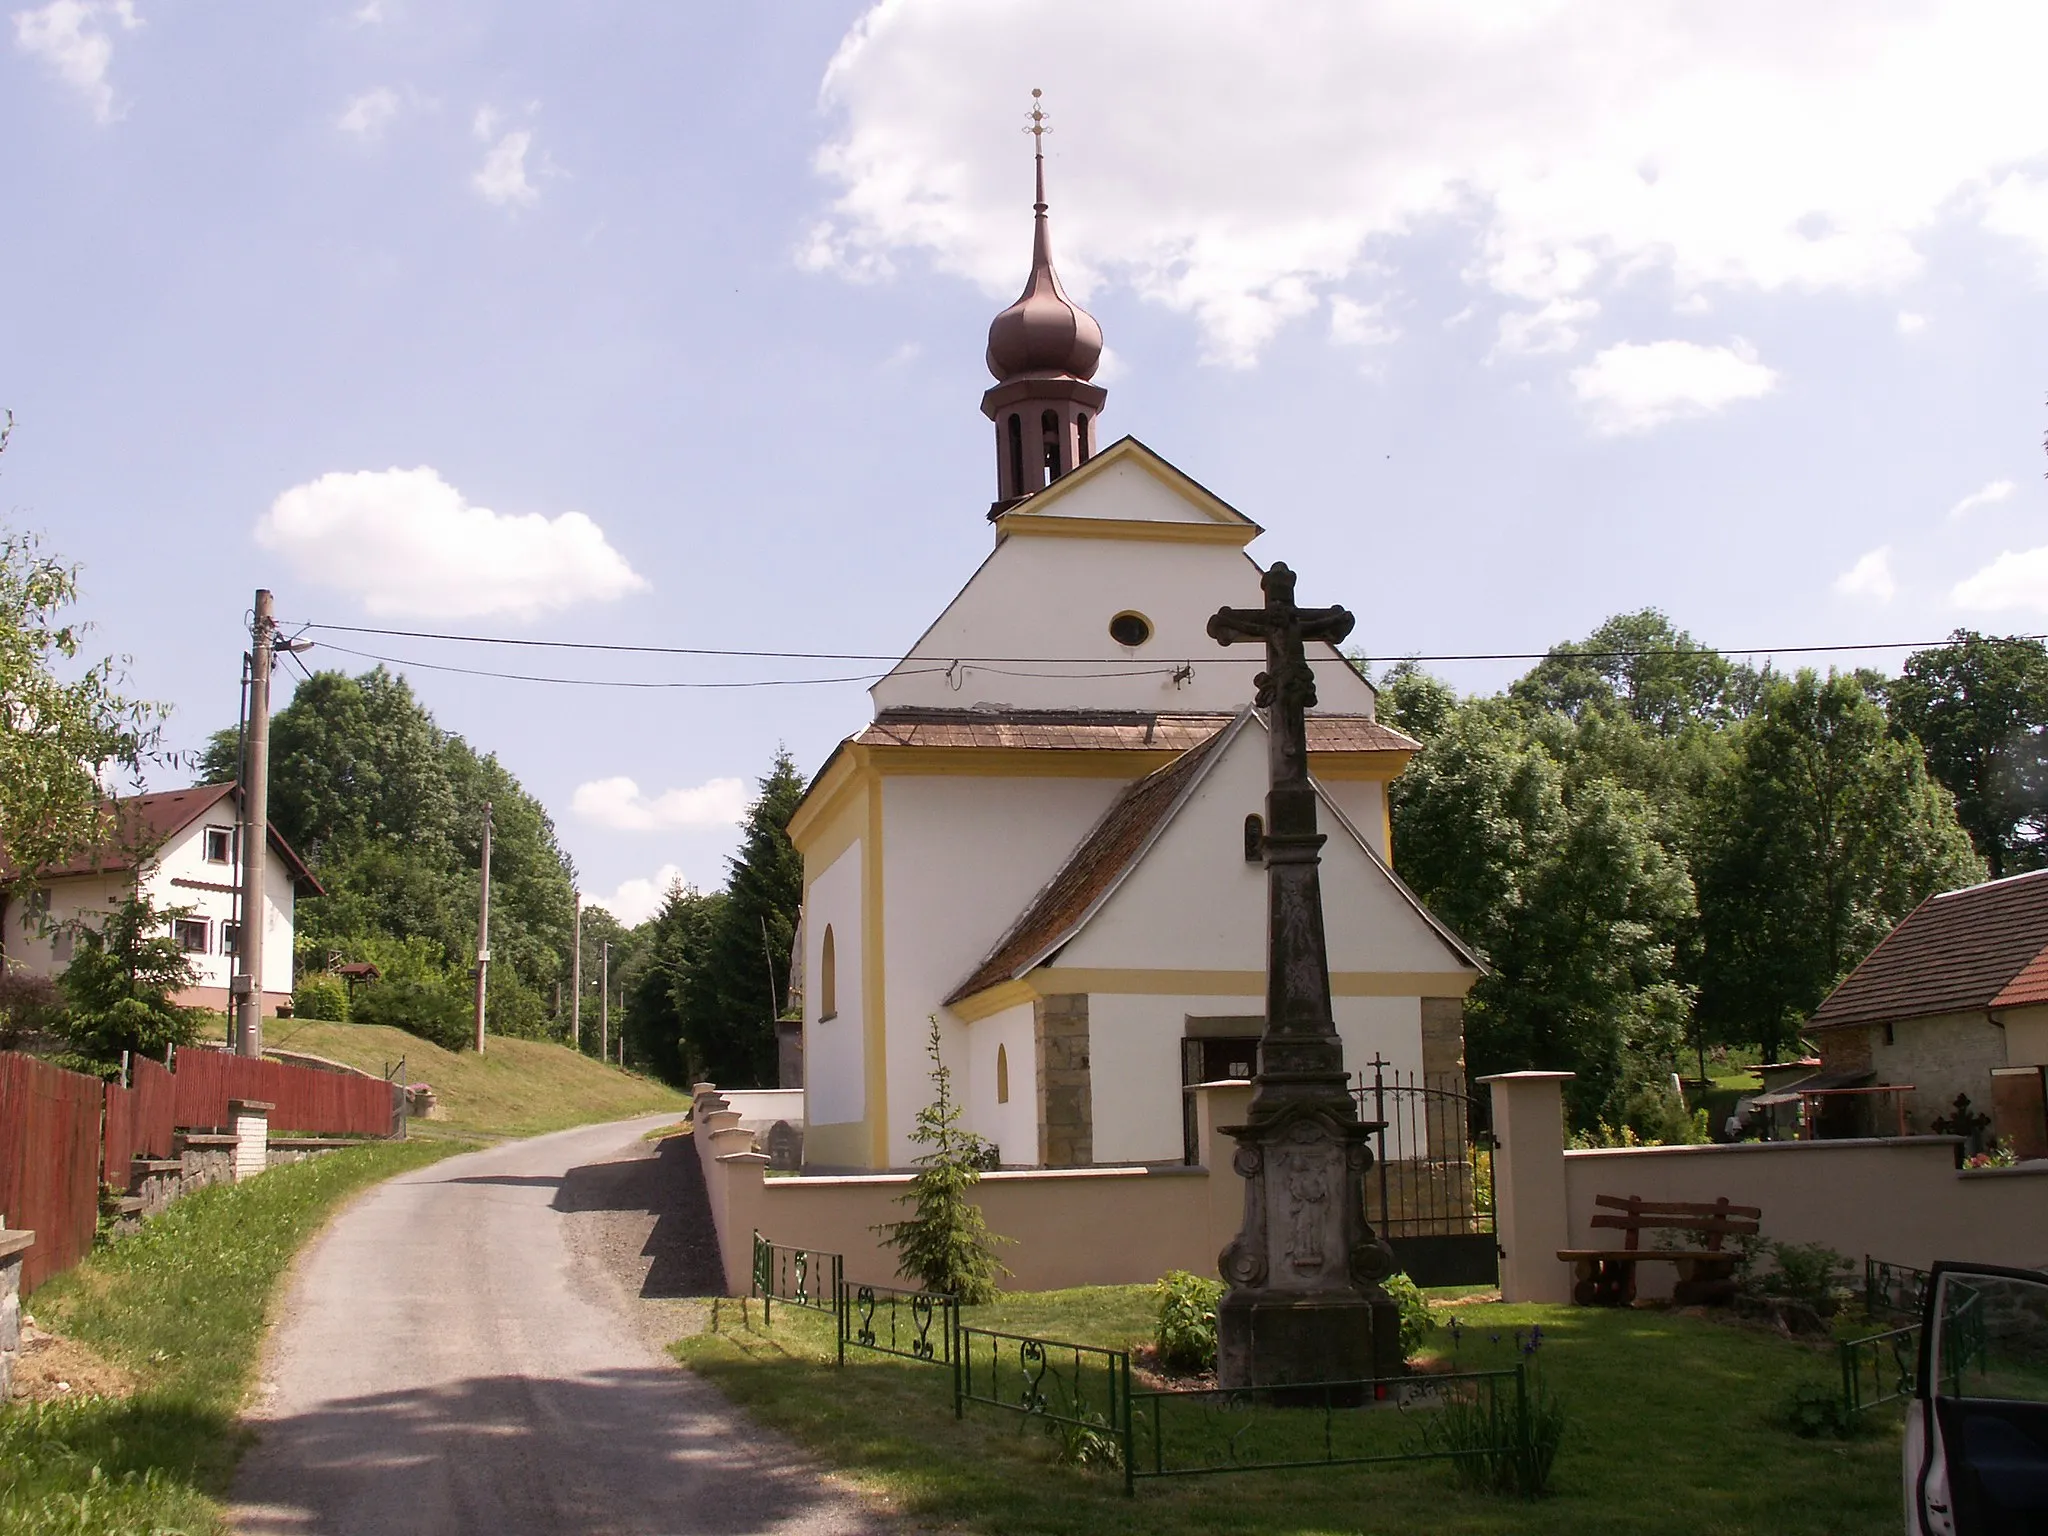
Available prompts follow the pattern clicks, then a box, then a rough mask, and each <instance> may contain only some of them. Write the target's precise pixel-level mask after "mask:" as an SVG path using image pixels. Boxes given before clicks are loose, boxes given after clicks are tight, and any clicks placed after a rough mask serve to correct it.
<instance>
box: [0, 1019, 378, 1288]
mask: <svg viewBox="0 0 2048 1536" xmlns="http://www.w3.org/2000/svg"><path fill="white" fill-rule="evenodd" d="M130 1080H131V1081H132V1083H133V1085H134V1086H133V1087H129V1088H123V1087H121V1086H120V1085H119V1084H118V1083H102V1082H101V1081H100V1080H99V1079H98V1078H96V1077H85V1076H82V1075H81V1074H79V1073H76V1072H66V1071H63V1070H62V1069H60V1068H57V1067H53V1066H51V1065H49V1064H48V1063H47V1062H42V1061H37V1060H36V1059H35V1058H34V1057H31V1056H21V1055H16V1054H15V1053H13V1052H0V1218H4V1221H0V1225H5V1226H7V1227H10V1228H16V1229H19V1228H28V1229H30V1230H32V1231H34V1233H35V1234H36V1241H35V1246H34V1247H32V1248H30V1249H29V1251H28V1257H27V1259H26V1260H25V1262H24V1264H23V1267H22V1289H23V1290H24V1291H29V1290H33V1289H34V1288H35V1287H36V1286H38V1285H40V1284H41V1283H42V1282H43V1281H44V1280H47V1279H48V1278H49V1277H50V1276H52V1275H56V1274H61V1273H63V1272H64V1271H65V1270H67V1269H69V1268H70V1267H71V1266H72V1265H74V1264H76V1263H77V1262H78V1261H79V1260H80V1259H82V1258H84V1257H85V1255H86V1253H87V1251H88V1250H89V1249H90V1248H91V1247H92V1240H93V1233H94V1231H95V1230H96V1229H97V1226H98V1222H99V1192H100V1185H101V1183H102V1181H103V1180H104V1182H106V1183H108V1184H111V1185H112V1186H114V1187H115V1188H116V1189H119V1190H122V1191H124V1192H125V1191H126V1190H127V1188H128V1185H129V1179H130V1176H131V1172H132V1170H131V1167H130V1165H131V1163H132V1162H133V1160H134V1159H135V1158H137V1157H168V1156H170V1154H171V1145H172V1143H171V1135H172V1128H173V1127H174V1126H175V1127H179V1128H181V1129H185V1130H216V1129H224V1128H226V1127H227V1125H228V1123H229V1121H228V1100H230V1099H261V1100H263V1101H265V1102H267V1103H269V1104H272V1105H274V1106H275V1108H273V1109H272V1110H271V1113H270V1125H271V1130H272V1133H273V1134H274V1135H284V1134H287V1133H289V1132H293V1131H296V1132H299V1133H301V1134H304V1135H315V1136H322V1135H326V1136H390V1135H393V1134H395V1133H396V1132H397V1130H398V1124H399V1121H398V1114H399V1110H398V1104H399V1098H398V1096H399V1094H400V1092H401V1091H402V1090H401V1089H400V1088H399V1087H398V1086H397V1085H396V1084H393V1083H387V1082H384V1081H382V1080H381V1079H378V1078H374V1077H359V1076H357V1075H356V1074H354V1073H352V1072H323V1071H321V1070H320V1069H318V1068H317V1067H301V1066H294V1065H287V1064H286V1063H284V1062H281V1061H259V1060H251V1059H248V1058H245V1057H240V1056H234V1055H230V1054H229V1053H227V1052H225V1051H208V1050H186V1051H180V1052H179V1053H178V1054H177V1058H176V1068H175V1070H167V1069H166V1068H165V1067H164V1065H163V1064H162V1063H161V1062H156V1061H149V1060H146V1059H143V1058H137V1059H135V1060H134V1061H133V1062H132V1063H131V1070H130Z"/></svg>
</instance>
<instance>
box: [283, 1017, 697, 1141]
mask: <svg viewBox="0 0 2048 1536" xmlns="http://www.w3.org/2000/svg"><path fill="white" fill-rule="evenodd" d="M264 1044H265V1045H268V1046H273V1047H275V1048H277V1049H280V1050H287V1051H304V1052H305V1053H307V1054H308V1055H311V1056H325V1057H326V1058H327V1059H328V1060H329V1061H338V1062H341V1063H343V1064H344V1065H346V1066H351V1067H360V1068H362V1069H363V1070H364V1071H366V1072H375V1073H376V1074H378V1075H379V1076H380V1077H381V1076H383V1075H384V1074H385V1073H386V1072H388V1071H390V1070H391V1069H392V1068H394V1067H396V1066H397V1065H398V1061H399V1058H400V1057H403V1058H404V1059H405V1080H406V1081H407V1082H409V1083H427V1084H430V1085H432V1087H433V1090H434V1092H435V1094H436V1095H438V1096H439V1098H440V1113H439V1114H438V1115H437V1116H436V1118H434V1119H432V1120H424V1121H422V1120H415V1121H414V1122H413V1125H412V1133H413V1134H414V1135H416V1136H437V1135H453V1136H538V1135H541V1134H543V1133H544V1132H547V1131H561V1130H567V1129H568V1128H569V1127H570V1126H572V1125H588V1124H590V1123H591V1122H593V1121H597V1120H620V1119H624V1118H625V1117H626V1116H628V1115H640V1114H655V1113H660V1112H663V1111H669V1110H673V1111H675V1112H676V1113H678V1114H680V1113H681V1112H682V1111H683V1110H684V1109H686V1108H688V1107H689V1102H690V1101H689V1099H688V1098H687V1097H686V1096H685V1095H683V1094H680V1093H677V1092H676V1091H675V1090H674V1089H672V1088H669V1087H667V1086H666V1085H664V1084H662V1083H658V1082H656V1081H654V1079H652V1078H649V1077H641V1076H639V1075H637V1074H635V1073H631V1072H622V1071H620V1070H619V1069H618V1068H617V1067H612V1066H607V1065H606V1064H605V1063H603V1062H601V1061H598V1060H597V1059H596V1058H594V1057H590V1056H581V1055H578V1054H577V1053H576V1052H575V1051H572V1050H570V1049H569V1048H568V1047H567V1046H561V1045H555V1044H552V1043H551V1042H549V1041H545V1040H508V1039H503V1038H500V1037H498V1036H495V1035H494V1036H492V1037H491V1040H490V1042H489V1044H488V1045H487V1046H486V1047H485V1050H484V1053H483V1055H481V1056H479V1055H477V1054H476V1053H475V1052H474V1051H460V1052H457V1051H445V1050H443V1049H442V1048H441V1047H440V1046H438V1045H433V1044H430V1043H429V1042H427V1041H425V1040H422V1039H420V1037H419V1036H417V1035H409V1034H407V1033H406V1032H405V1031H404V1030H402V1029H390V1028H386V1027H384V1026H382V1025H376V1024H327V1023H322V1022H320V1021H318V1020H314V1019H278V1020H275V1021H273V1022H272V1023H271V1024H269V1025H268V1026H267V1027H266V1029H265V1031H264Z"/></svg>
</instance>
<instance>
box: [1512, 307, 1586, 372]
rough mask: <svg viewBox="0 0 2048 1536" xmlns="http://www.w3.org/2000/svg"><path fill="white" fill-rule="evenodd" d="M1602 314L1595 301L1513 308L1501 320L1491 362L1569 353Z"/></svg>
mask: <svg viewBox="0 0 2048 1536" xmlns="http://www.w3.org/2000/svg"><path fill="white" fill-rule="evenodd" d="M1599 313H1600V306H1599V305H1598V304H1597V303H1595V302H1594V301H1593V300H1592V299H1552V300H1551V301H1550V302H1549V303H1548V304H1545V305H1543V306H1541V307H1540V308H1537V309H1511V310H1509V311H1508V312H1507V313H1506V314H1504V315H1502V316H1501V317H1500V331H1499V333H1498V335H1497V336H1496V337H1495V339H1494V343H1493V351H1492V352H1490V353H1489V354H1487V360H1488V361H1489V362H1491V361H1493V360H1495V359H1498V358H1503V357H1543V356H1546V355H1548V354H1551V353H1556V352H1569V351H1571V350H1572V349H1573V348H1574V347H1576V346H1578V344H1579V335H1580V327H1581V326H1584V325H1586V324H1588V323H1589V322H1590V321H1591V320H1592V319H1593V318H1594V316H1596V315H1598V314H1599Z"/></svg>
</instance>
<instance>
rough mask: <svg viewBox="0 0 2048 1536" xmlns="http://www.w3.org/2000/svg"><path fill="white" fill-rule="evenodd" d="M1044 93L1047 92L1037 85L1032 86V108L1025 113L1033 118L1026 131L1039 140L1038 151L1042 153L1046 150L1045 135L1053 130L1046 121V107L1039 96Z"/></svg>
mask: <svg viewBox="0 0 2048 1536" xmlns="http://www.w3.org/2000/svg"><path fill="white" fill-rule="evenodd" d="M1044 95H1045V92H1043V91H1041V90H1040V89H1038V87H1037V86H1033V87H1032V88H1031V110H1030V111H1029V112H1027V113H1026V114H1025V116H1027V117H1029V118H1030V119H1031V126H1030V127H1028V128H1026V129H1025V130H1024V131H1025V132H1026V133H1028V134H1030V135H1031V137H1032V138H1034V139H1036V140H1037V141H1038V151H1039V153H1040V154H1043V153H1044V152H1045V136H1046V135H1047V134H1048V133H1051V132H1052V129H1051V127H1050V126H1048V125H1047V123H1046V112H1045V108H1044V107H1043V106H1041V105H1040V104H1039V98H1041V97H1042V96H1044Z"/></svg>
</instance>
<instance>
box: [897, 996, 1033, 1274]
mask: <svg viewBox="0 0 2048 1536" xmlns="http://www.w3.org/2000/svg"><path fill="white" fill-rule="evenodd" d="M931 1025H932V1029H931V1040H930V1042H929V1043H928V1044H927V1045H926V1046H925V1054H926V1055H928V1056H930V1057H931V1059H932V1072H931V1077H932V1090H933V1093H932V1102H931V1103H929V1104H927V1105H926V1106H925V1107H924V1108H923V1109H920V1110H919V1111H918V1112H917V1129H916V1130H914V1131H912V1132H911V1133H910V1139H911V1140H912V1141H914V1142H916V1143H917V1144H918V1145H919V1146H921V1147H928V1148H930V1149H931V1150H929V1151H927V1152H925V1153H923V1154H922V1155H920V1156H919V1157H918V1159H917V1177H916V1178H914V1179H912V1180H911V1181H910V1188H909V1189H908V1190H906V1191H905V1192H904V1193H903V1194H901V1195H899V1196H897V1200H898V1202H899V1203H901V1204H907V1205H910V1206H912V1207H914V1209H915V1214H914V1215H912V1216H911V1218H910V1219H909V1220H908V1221H890V1222H884V1223H882V1224H881V1225H880V1226H878V1227H876V1228H875V1230H876V1231H877V1232H879V1233H881V1234H882V1243H883V1245H884V1246H885V1247H889V1248H893V1249H895V1250H896V1266H897V1268H898V1270H899V1271H901V1273H902V1274H903V1275H904V1276H905V1277H906V1278H909V1279H912V1280H915V1281H916V1282H917V1283H918V1284H919V1285H921V1286H923V1287H924V1289H926V1290H928V1291H937V1292H939V1293H941V1294H943V1295H948V1296H953V1297H956V1298H957V1299H958V1300H959V1301H960V1302H961V1303H962V1304H963V1305H966V1306H975V1305H978V1304H980V1303H982V1302H988V1301H993V1300H995V1297H996V1277H997V1276H998V1275H1006V1274H1008V1273H1009V1271H1008V1270H1006V1269H1004V1268H1003V1266H1002V1264H1001V1263H1000V1262H998V1260H997V1259H996V1253H995V1245H996V1244H997V1243H998V1242H1002V1241H1006V1239H1002V1238H998V1237H997V1236H995V1235H994V1234H993V1233H991V1232H990V1231H989V1229H988V1220H987V1218H986V1217H984V1216H983V1215H982V1214H981V1207H980V1206H978V1205H976V1204H975V1203H974V1200H973V1197H972V1196H971V1194H970V1193H969V1192H970V1191H971V1190H972V1189H973V1188H974V1186H975V1185H976V1184H977V1183H979V1182H980V1180H981V1169H982V1166H983V1165H984V1164H985V1163H986V1162H987V1161H988V1158H989V1154H990V1152H991V1150H992V1149H991V1148H990V1146H989V1144H988V1143H987V1142H986V1141H984V1140H983V1139H982V1138H981V1137H979V1136H977V1135H975V1134H974V1133H973V1132H972V1131H963V1130H962V1129H960V1106H959V1105H958V1104H957V1103H955V1102H954V1100H953V1073H952V1069H951V1068H950V1067H948V1066H947V1065H946V1063H945V1062H944V1061H943V1060H942V1059H941V1058H940V1056H939V1021H938V1018H937V1016H936V1015H934V1016H933V1018H932V1021H931Z"/></svg>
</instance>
